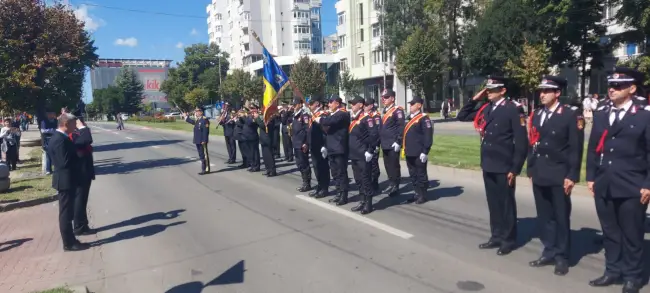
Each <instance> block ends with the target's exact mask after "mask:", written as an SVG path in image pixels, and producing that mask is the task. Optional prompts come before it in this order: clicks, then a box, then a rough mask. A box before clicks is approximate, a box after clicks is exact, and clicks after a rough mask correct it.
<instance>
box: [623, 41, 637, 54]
mask: <svg viewBox="0 0 650 293" xmlns="http://www.w3.org/2000/svg"><path fill="white" fill-rule="evenodd" d="M637 49H638V46H637V45H636V44H634V43H632V44H627V46H626V48H625V54H626V55H628V56H633V55H636V54H638V51H637Z"/></svg>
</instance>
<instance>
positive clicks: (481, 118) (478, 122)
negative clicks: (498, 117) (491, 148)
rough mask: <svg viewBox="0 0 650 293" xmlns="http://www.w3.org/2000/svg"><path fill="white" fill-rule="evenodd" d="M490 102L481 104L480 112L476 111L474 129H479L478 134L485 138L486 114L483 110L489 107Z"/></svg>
mask: <svg viewBox="0 0 650 293" xmlns="http://www.w3.org/2000/svg"><path fill="white" fill-rule="evenodd" d="M489 104H490V103H485V105H483V106H481V108H480V109H478V113H476V116H475V117H474V129H476V131H478V134H479V135H480V136H481V138H483V135H484V134H485V124H486V122H485V114H483V110H485V107H487V106H488V105H489Z"/></svg>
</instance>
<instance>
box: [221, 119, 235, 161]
mask: <svg viewBox="0 0 650 293" xmlns="http://www.w3.org/2000/svg"><path fill="white" fill-rule="evenodd" d="M233 117H235V111H234V110H233V111H230V113H227V114H226V115H225V117H223V120H221V121H219V125H222V126H223V137H224V138H225V140H226V150H227V151H228V161H227V162H226V163H227V164H234V163H235V161H236V160H237V142H236V141H235V120H234V119H233Z"/></svg>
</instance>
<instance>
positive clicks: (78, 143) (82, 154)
mask: <svg viewBox="0 0 650 293" xmlns="http://www.w3.org/2000/svg"><path fill="white" fill-rule="evenodd" d="M71 139H72V142H73V143H74V145H75V147H76V149H77V156H78V157H79V174H77V175H78V176H79V181H80V182H84V181H90V180H95V161H94V159H93V147H92V143H93V136H92V133H91V132H90V128H88V127H83V128H81V129H79V130H77V131H75V133H73V134H72V135H71Z"/></svg>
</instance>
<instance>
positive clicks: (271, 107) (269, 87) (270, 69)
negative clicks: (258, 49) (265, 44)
mask: <svg viewBox="0 0 650 293" xmlns="http://www.w3.org/2000/svg"><path fill="white" fill-rule="evenodd" d="M263 49H264V51H263V52H262V57H263V58H264V76H263V78H264V99H263V101H262V104H263V109H264V116H263V117H264V124H268V122H269V120H270V118H271V115H273V113H275V112H277V111H278V105H277V100H278V97H279V96H280V95H281V94H282V92H283V91H284V89H285V88H286V87H287V86H289V85H290V84H291V83H290V81H289V77H287V75H286V74H285V73H284V71H282V68H281V67H280V65H278V63H276V62H275V60H274V59H273V56H271V54H270V53H269V51H268V50H266V48H263Z"/></svg>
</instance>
